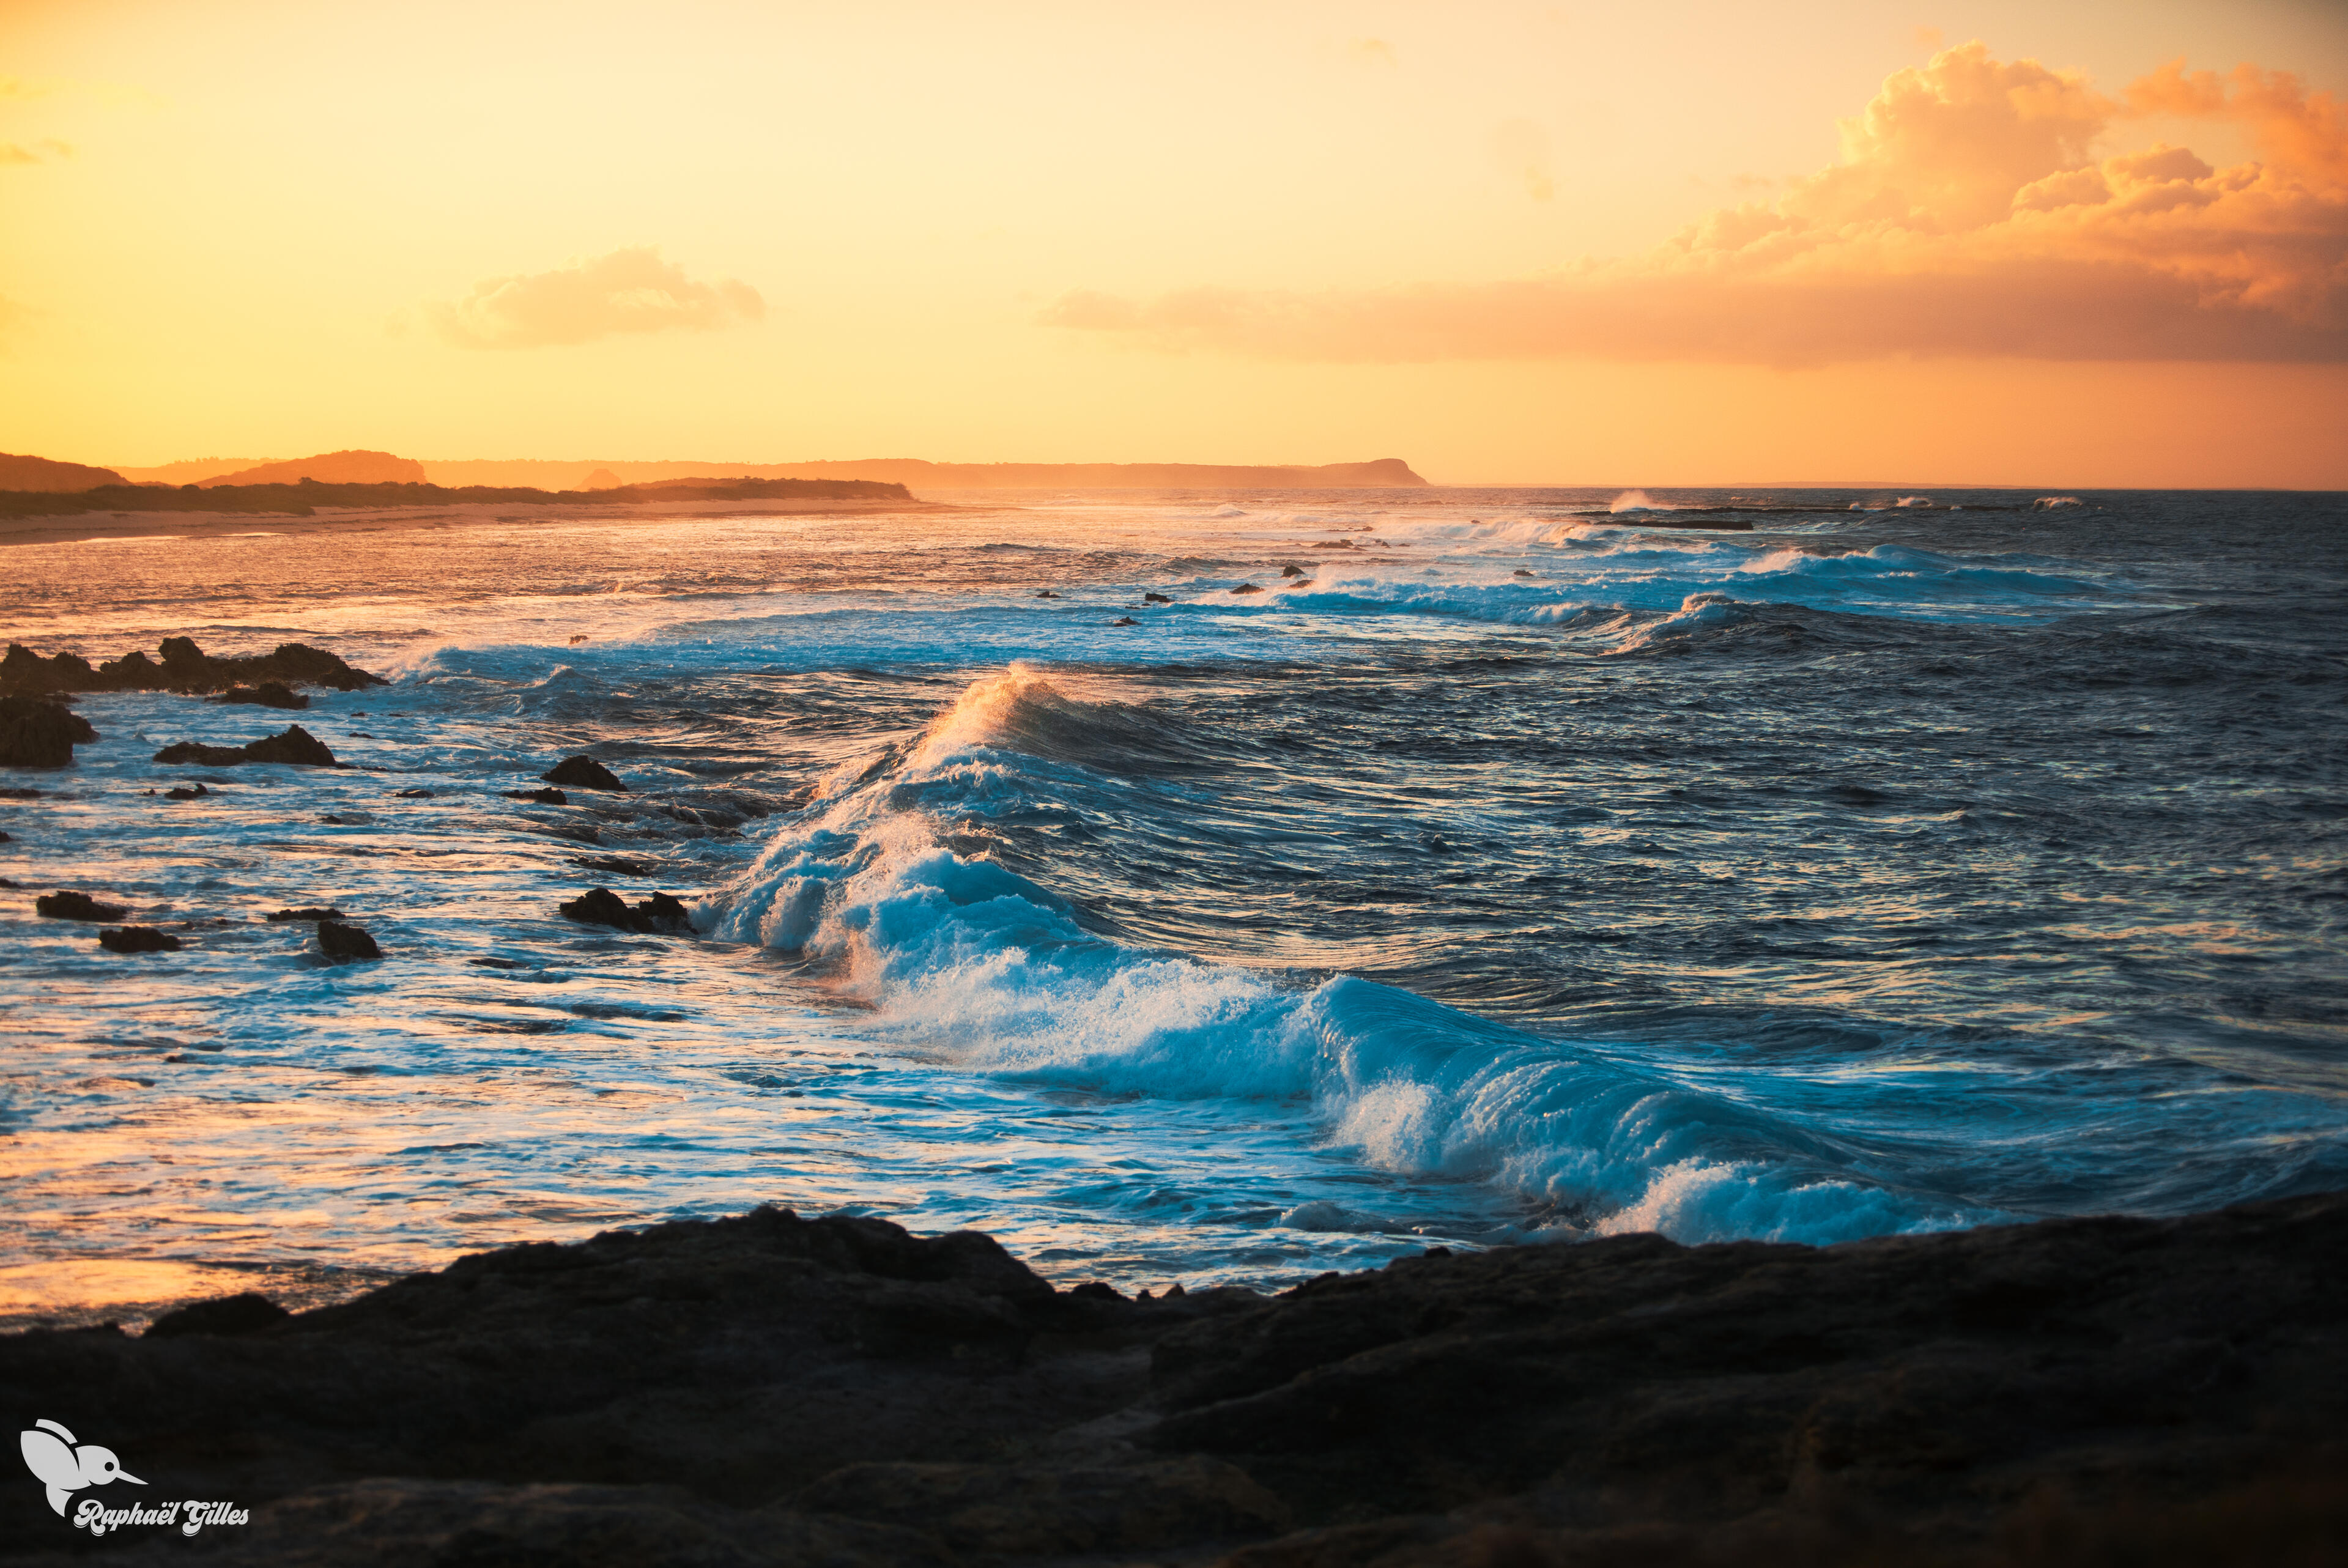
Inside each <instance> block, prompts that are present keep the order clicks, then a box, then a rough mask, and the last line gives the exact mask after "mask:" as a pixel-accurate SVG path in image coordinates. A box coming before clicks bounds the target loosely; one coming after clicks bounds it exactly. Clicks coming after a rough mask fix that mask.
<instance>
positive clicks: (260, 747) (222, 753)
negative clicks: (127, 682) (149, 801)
mask: <svg viewBox="0 0 2348 1568" xmlns="http://www.w3.org/2000/svg"><path fill="white" fill-rule="evenodd" d="M155 760H156V761H158V762H160V763H164V764H166V765H169V766H172V767H185V766H187V765H189V764H194V765H196V766H199V767H203V768H233V767H235V766H236V765H237V764H238V763H240V762H282V763H285V764H287V765H289V766H291V767H294V768H340V767H341V766H342V764H341V763H339V762H337V761H335V754H334V752H333V751H331V750H329V749H328V748H327V746H326V743H325V742H324V741H323V740H321V739H319V738H317V737H316V736H314V735H313V734H311V733H310V732H309V731H308V730H306V729H304V728H303V727H301V726H300V725H298V724H289V725H287V726H286V727H284V728H283V730H281V731H279V732H278V733H277V734H275V735H268V736H263V738H260V739H259V740H255V741H252V742H249V743H248V744H246V745H243V746H206V745H204V744H202V743H201V742H200V741H194V740H181V741H177V742H174V743H173V744H171V745H170V746H167V747H165V748H163V749H162V750H160V751H159V752H157V753H155Z"/></svg>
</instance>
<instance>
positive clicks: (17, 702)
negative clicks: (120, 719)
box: [0, 696, 98, 768]
mask: <svg viewBox="0 0 2348 1568" xmlns="http://www.w3.org/2000/svg"><path fill="white" fill-rule="evenodd" d="M97 738H98V731H97V730H95V729H93V728H91V727H90V723H89V720H88V719H86V718H84V717H82V716H81V715H79V714H77V713H76V712H74V711H73V709H71V708H69V707H66V706H65V705H64V704H62V703H55V702H42V701H40V700H39V699H37V698H35V697H25V696H0V768H67V767H70V766H72V763H73V759H74V755H73V748H75V747H76V746H87V745H88V744H89V743H90V742H92V741H94V740H96V739H97Z"/></svg>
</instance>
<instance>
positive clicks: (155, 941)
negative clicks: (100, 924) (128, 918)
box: [98, 925, 180, 953]
mask: <svg viewBox="0 0 2348 1568" xmlns="http://www.w3.org/2000/svg"><path fill="white" fill-rule="evenodd" d="M98 945H99V946H100V947H103V948H105V949H106V950H107V951H108V953H177V952H178V951H180V939H179V938H178V937H176V936H168V935H166V934H163V933H162V932H160V931H158V930H156V929H155V928H154V927H153V926H151V925H126V926H124V927H123V928H122V929H121V930H119V931H101V932H99V933H98Z"/></svg>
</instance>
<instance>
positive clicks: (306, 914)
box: [261, 909, 344, 923]
mask: <svg viewBox="0 0 2348 1568" xmlns="http://www.w3.org/2000/svg"><path fill="white" fill-rule="evenodd" d="M261 918H262V919H263V920H266V921H271V922H273V923H283V922H286V921H293V920H341V919H343V918H344V915H343V912H342V911H341V910H339V909H281V910H279V911H278V912H277V913H274V914H264V915H263V916H262V917H261Z"/></svg>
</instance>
